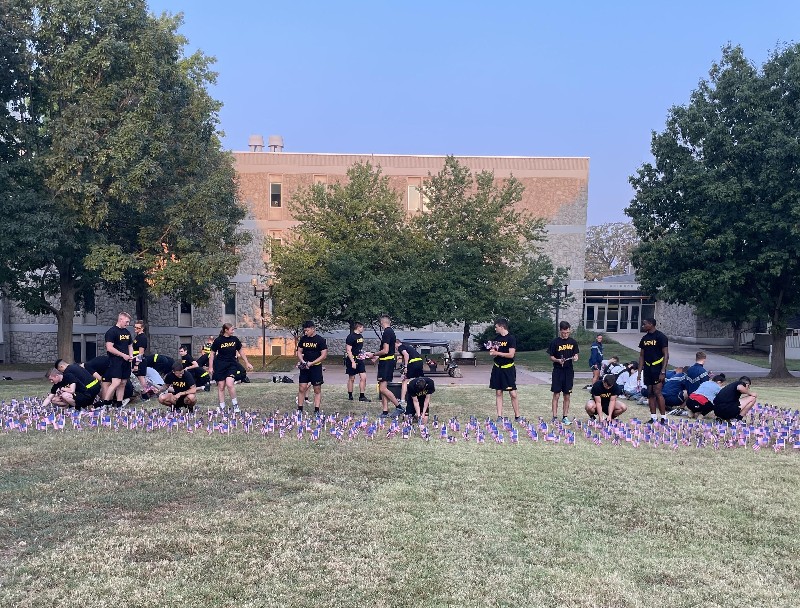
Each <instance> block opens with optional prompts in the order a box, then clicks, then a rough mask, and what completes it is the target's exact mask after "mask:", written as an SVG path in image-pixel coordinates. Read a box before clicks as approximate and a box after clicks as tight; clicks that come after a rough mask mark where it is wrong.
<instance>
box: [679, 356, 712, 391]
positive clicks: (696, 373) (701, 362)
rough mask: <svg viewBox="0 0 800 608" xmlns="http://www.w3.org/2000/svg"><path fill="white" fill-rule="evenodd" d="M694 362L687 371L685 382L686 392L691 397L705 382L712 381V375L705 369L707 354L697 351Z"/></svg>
mask: <svg viewBox="0 0 800 608" xmlns="http://www.w3.org/2000/svg"><path fill="white" fill-rule="evenodd" d="M694 361H695V363H694V365H692V366H691V367H689V368H688V369H687V370H686V380H685V381H684V384H685V386H686V392H687V394H689V395H691V394H692V393H693V392H695V391H696V390H697V389H698V388H699V387H700V385H701V384H703V382H707V381H708V380H710V379H711V374H710V373H709V372H708V370H706V368H705V364H706V354H705V353H704V352H703V351H702V350H700V351H697V354H696V355H695V358H694Z"/></svg>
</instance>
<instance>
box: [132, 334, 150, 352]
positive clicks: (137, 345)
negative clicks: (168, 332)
mask: <svg viewBox="0 0 800 608" xmlns="http://www.w3.org/2000/svg"><path fill="white" fill-rule="evenodd" d="M147 346H148V344H147V336H146V335H145V334H136V335H135V336H134V337H133V355H134V356H136V355H141V354H142V350H147Z"/></svg>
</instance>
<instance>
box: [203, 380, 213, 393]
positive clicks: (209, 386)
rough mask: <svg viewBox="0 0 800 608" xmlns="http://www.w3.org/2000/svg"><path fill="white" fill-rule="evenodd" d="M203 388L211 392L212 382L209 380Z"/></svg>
mask: <svg viewBox="0 0 800 608" xmlns="http://www.w3.org/2000/svg"><path fill="white" fill-rule="evenodd" d="M203 390H204V391H205V392H207V393H208V392H211V383H210V382H209V383H208V384H205V385H204V386H203Z"/></svg>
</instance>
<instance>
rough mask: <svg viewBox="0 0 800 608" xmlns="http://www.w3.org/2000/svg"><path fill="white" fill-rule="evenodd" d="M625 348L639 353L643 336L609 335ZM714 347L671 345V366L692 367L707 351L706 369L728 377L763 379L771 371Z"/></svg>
mask: <svg viewBox="0 0 800 608" xmlns="http://www.w3.org/2000/svg"><path fill="white" fill-rule="evenodd" d="M609 337H610V338H613V339H614V340H616V341H617V342H619V343H620V344H622V345H623V346H627V347H628V348H631V349H633V350H635V351H636V352H639V340H641V338H642V334H613V335H609ZM713 349H714V346H710V345H708V344H679V343H677V342H670V343H669V362H670V365H692V364H693V363H694V357H695V353H697V351H699V350H702V351H705V353H706V355H708V358H707V359H706V365H705V368H706V369H707V370H709V371H712V372H714V373H719V372H722V373H724V374H725V375H726V376H728V377H733V376H737V377H738V376H743V375H747V376H753V377H763V376H766V375H767V374H768V373H769V369H767V368H764V367H758V366H757V365H751V364H750V363H744V362H742V361H738V360H736V359H731V358H730V357H725V356H724V355H719V354H716V353H715V352H714V350H713ZM605 350H606V353H608V352H610V351H611V350H612V348H611V347H608V346H607V347H606V348H605Z"/></svg>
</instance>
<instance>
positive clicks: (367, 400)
mask: <svg viewBox="0 0 800 608" xmlns="http://www.w3.org/2000/svg"><path fill="white" fill-rule="evenodd" d="M358 400H359V401H363V402H364V403H372V399H370V398H369V397H359V398H358Z"/></svg>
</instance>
